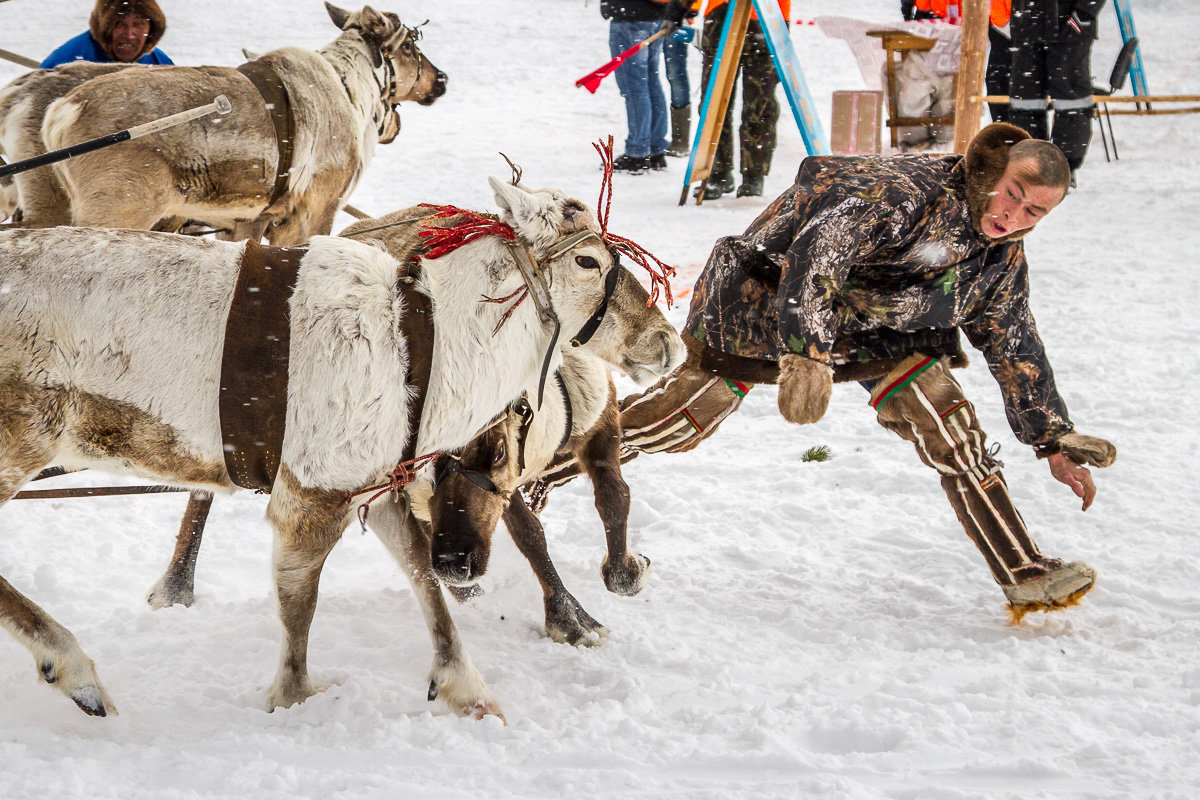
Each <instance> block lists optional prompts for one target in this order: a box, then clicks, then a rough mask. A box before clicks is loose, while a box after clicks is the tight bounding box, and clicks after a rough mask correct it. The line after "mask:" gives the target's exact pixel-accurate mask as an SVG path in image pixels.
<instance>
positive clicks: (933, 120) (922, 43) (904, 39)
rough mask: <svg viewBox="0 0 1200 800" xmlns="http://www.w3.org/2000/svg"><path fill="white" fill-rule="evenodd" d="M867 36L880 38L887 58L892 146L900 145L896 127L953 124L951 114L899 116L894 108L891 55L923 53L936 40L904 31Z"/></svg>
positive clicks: (872, 32) (930, 48)
mask: <svg viewBox="0 0 1200 800" xmlns="http://www.w3.org/2000/svg"><path fill="white" fill-rule="evenodd" d="M867 36H874V37H875V38H876V39H880V40H882V41H881V44H882V45H883V49H884V51H885V52H886V53H887V55H886V56H885V58H886V59H887V95H888V121H887V126H888V128H890V129H891V131H892V147H893V148H898V147H899V146H900V138H899V131H898V130H897V129H898V128H905V127H908V126H909V125H951V126H952V125H954V115H953V114H947V115H946V116H944V117H901V116H899V111H898V110H897V108H896V59H895V58H893V57H892V56H893V55H894V54H896V53H899V54H900V57H901V58H903V57H904V54H905V53H906V52H909V51H915V52H918V53H924V52H927V51H929V50H932V49H933V46H934V45H935V44H937V42H936V41H935V40H933V39H926V38H925V37H924V36H914V35H913V34H911V33H905V32H904V31H867Z"/></svg>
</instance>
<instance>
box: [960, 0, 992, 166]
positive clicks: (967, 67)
mask: <svg viewBox="0 0 1200 800" xmlns="http://www.w3.org/2000/svg"><path fill="white" fill-rule="evenodd" d="M960 3H961V6H960V7H961V8H962V43H961V48H962V49H961V50H960V51H959V58H958V83H957V86H956V88H955V93H954V152H956V153H965V152H967V144H969V143H970V141H971V138H972V137H973V136H975V134H976V133H978V132H979V117H980V115H981V114H982V113H983V103H981V102H979V99H978V98H979V96H980V95H982V94H983V92H982V91H981V89H982V88H983V74H984V71H985V70H986V69H987V40H988V38H987V31H988V13H989V11H990V9H991V4H990V3H989V0H960Z"/></svg>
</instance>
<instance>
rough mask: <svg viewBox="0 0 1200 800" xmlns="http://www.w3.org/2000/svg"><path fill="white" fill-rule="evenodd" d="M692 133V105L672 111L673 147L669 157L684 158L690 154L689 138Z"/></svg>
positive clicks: (669, 150)
mask: <svg viewBox="0 0 1200 800" xmlns="http://www.w3.org/2000/svg"><path fill="white" fill-rule="evenodd" d="M691 131H692V107H691V106H690V105H686V106H680V107H679V108H672V109H671V146H670V147H668V148H667V155H669V156H675V157H676V158H682V157H685V156H687V154H688V152H689V149H688V148H689V144H688V138H689V135H690V134H691Z"/></svg>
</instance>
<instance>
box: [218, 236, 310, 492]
mask: <svg viewBox="0 0 1200 800" xmlns="http://www.w3.org/2000/svg"><path fill="white" fill-rule="evenodd" d="M306 252H307V250H305V249H302V248H282V247H263V246H262V245H260V244H259V243H258V242H255V241H253V240H249V239H248V240H247V241H246V252H245V254H244V255H243V256H242V265H241V270H240V271H239V273H238V280H237V286H236V287H235V288H234V290H233V303H232V305H231V306H230V309H229V318H228V320H226V322H225V346H224V351H223V353H222V356H221V391H220V396H219V399H218V409H219V412H220V417H221V441H222V443H223V444H224V451H225V469H226V470H227V471H228V472H229V479H230V480H231V481H233V483H234V484H235V485H237V486H241V487H242V488H244V489H255V490H258V491H264V492H269V491H270V490H271V485H272V484H273V483H274V482H275V474H276V473H277V472H278V471H279V463H280V456H281V454H282V452H283V433H284V424H285V423H286V421H287V396H288V391H287V387H288V348H289V346H290V344H291V328H290V320H289V316H288V300H289V299H290V298H291V296H292V291H293V290H294V289H295V286H296V276H297V274H298V272H299V270H300V259H301V258H302V257H303V256H304V254H305V253H306Z"/></svg>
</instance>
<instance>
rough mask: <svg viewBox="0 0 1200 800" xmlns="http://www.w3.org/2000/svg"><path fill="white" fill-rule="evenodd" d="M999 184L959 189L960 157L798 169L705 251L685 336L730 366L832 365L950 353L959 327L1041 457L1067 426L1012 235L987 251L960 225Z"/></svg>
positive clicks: (853, 160)
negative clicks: (735, 359)
mask: <svg viewBox="0 0 1200 800" xmlns="http://www.w3.org/2000/svg"><path fill="white" fill-rule="evenodd" d="M1005 127H1008V126H1005ZM1009 144H1010V145H1011V142H1010V143H1009ZM1005 153H1006V151H1005ZM967 159H968V160H969V159H971V155H970V154H968V156H967ZM993 163H994V162H993ZM1003 163H1004V164H1006V163H1007V155H1006V154H1005V155H1004V162H1003ZM992 171H994V168H993V169H992ZM1002 173H1003V168H1002V166H1001V168H1000V170H999V173H997V174H996V175H995V176H994V177H991V178H989V179H988V181H987V182H986V184H985V187H986V188H984V189H982V190H981V189H979V188H977V187H973V191H972V190H969V188H968V180H967V168H966V164H965V163H964V157H963V156H957V155H946V156H937V155H920V156H891V157H885V156H866V157H835V156H817V157H811V158H807V159H805V160H804V162H803V163H802V164H801V166H800V171H799V174H798V175H797V177H796V182H795V184H794V185H793V186H792V187H791V188H790V189H788V190H787V191H786V192H784V194H783V195H781V196H780V197H779V198H778V199H776V200H775V201H774V202H773V203H771V205H770V206H768V208H767V209H766V210H765V211H764V212H763V213H762V214H761V215H760V216H759V217H758V219H756V220H755V221H754V222H753V223H751V225H750V227H749V228H747V229H746V232H745V233H744V234H742V235H741V236H731V237H725V238H723V239H721V240H719V241H718V242H717V245H716V246H715V247H714V250H713V254H712V256H711V257H710V259H709V262H708V264H707V265H706V266H705V269H704V272H703V273H702V274H701V276H700V278H699V280H698V281H697V283H696V286H695V289H694V293H693V297H692V304H691V309H690V312H689V314H688V321H687V325H686V329H687V331H688V332H690V333H691V334H692V335H693V336H695V337H696V339H697V340H698V341H700V342H701V343H703V344H705V345H707V346H708V347H710V348H715V349H716V350H719V351H721V352H723V353H727V354H731V355H734V356H741V357H746V358H751V359H765V360H769V361H777V360H778V359H779V357H780V356H782V355H784V354H786V353H789V352H792V353H800V354H802V355H805V356H808V357H810V358H814V359H817V360H820V361H825V362H827V363H834V364H837V363H844V362H846V361H851V362H855V361H857V362H864V361H865V362H870V361H876V360H886V359H894V358H898V357H899V358H902V357H904V356H906V355H909V354H911V353H913V352H922V353H924V354H926V355H935V356H941V355H952V354H954V353H957V352H958V351H959V348H958V334H957V331H958V330H962V331H963V332H964V333H965V334H966V335H967V338H968V339H969V340H970V342H971V344H972V345H974V346H975V347H976V348H977V349H978V350H980V351H981V352H982V353H983V356H984V358H985V359H986V360H987V363H988V367H989V368H990V370H991V372H992V375H993V376H994V377H995V378H996V381H997V382H998V383H999V385H1000V390H1001V393H1002V394H1003V397H1004V407H1005V412H1006V415H1007V417H1008V422H1009V424H1010V425H1011V426H1012V429H1013V432H1014V433H1015V434H1016V436H1017V438H1018V439H1019V440H1020V441H1022V442H1024V443H1025V444H1029V445H1032V446H1034V447H1035V448H1037V449H1038V450H1039V451H1041V450H1047V451H1048V450H1052V449H1053V443H1054V442H1055V441H1056V440H1057V439H1058V438H1059V437H1061V436H1063V435H1064V434H1066V433H1069V432H1071V430H1072V429H1073V426H1072V424H1071V422H1070V419H1069V418H1068V416H1067V408H1066V405H1065V403H1064V402H1063V400H1062V397H1060V396H1059V393H1058V390H1057V388H1056V387H1055V383H1054V374H1053V371H1052V370H1051V368H1050V363H1049V361H1048V360H1047V358H1046V352H1045V349H1044V347H1043V345H1042V341H1041V339H1040V338H1039V337H1038V333H1037V328H1036V326H1035V324H1034V319H1033V315H1032V313H1031V312H1030V309H1029V267H1028V264H1027V263H1026V261H1025V251H1024V247H1023V245H1022V243H1021V242H1020V241H1019V240H1017V239H1018V238H1019V236H1020V235H1021V234H1018V235H1017V236H1016V237H1008V238H1006V239H1005V240H991V239H988V238H987V237H985V236H984V235H983V234H982V233H981V232H979V229H978V227H977V223H974V222H973V218H974V219H976V220H977V219H978V218H979V214H981V213H982V207H983V206H984V205H986V196H987V190H988V189H990V188H991V186H992V185H994V184H995V182H996V180H997V179H998V178H999V174H1002ZM972 198H973V199H972ZM980 203H982V204H983V205H980ZM972 207H975V208H976V209H977V210H976V212H975V214H974V217H973V214H972ZM1023 233H1024V232H1022V234H1023Z"/></svg>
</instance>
